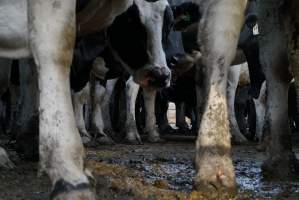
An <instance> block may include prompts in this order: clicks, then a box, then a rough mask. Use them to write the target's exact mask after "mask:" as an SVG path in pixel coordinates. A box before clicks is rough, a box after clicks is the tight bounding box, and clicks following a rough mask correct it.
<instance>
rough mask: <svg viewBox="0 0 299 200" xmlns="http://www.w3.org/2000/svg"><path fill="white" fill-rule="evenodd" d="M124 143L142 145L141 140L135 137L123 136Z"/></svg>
mask: <svg viewBox="0 0 299 200" xmlns="http://www.w3.org/2000/svg"><path fill="white" fill-rule="evenodd" d="M124 142H125V144H130V145H142V144H143V143H142V141H141V140H137V139H135V138H133V139H132V138H125V141H124Z"/></svg>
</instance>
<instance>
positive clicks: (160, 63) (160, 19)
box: [71, 0, 173, 142]
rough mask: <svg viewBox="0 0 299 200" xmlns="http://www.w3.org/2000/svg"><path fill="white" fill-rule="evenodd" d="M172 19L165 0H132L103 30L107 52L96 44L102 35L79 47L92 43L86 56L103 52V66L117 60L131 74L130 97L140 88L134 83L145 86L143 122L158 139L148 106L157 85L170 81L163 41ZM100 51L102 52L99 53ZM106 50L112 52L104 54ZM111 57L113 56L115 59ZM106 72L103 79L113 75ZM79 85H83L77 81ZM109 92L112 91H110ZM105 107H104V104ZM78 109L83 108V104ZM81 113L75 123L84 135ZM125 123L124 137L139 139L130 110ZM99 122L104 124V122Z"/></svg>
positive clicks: (162, 85) (101, 41)
mask: <svg viewBox="0 0 299 200" xmlns="http://www.w3.org/2000/svg"><path fill="white" fill-rule="evenodd" d="M172 23H173V18H172V12H171V9H170V7H169V5H168V3H167V1H166V0H161V1H159V2H156V3H152V4H149V3H145V2H144V1H143V0H142V1H140V0H134V1H133V4H132V6H130V7H129V8H128V10H127V11H126V12H124V13H123V14H121V15H120V16H118V17H117V18H116V19H115V20H114V22H113V23H112V25H111V26H109V27H108V28H107V31H105V32H104V33H103V34H102V35H103V37H102V38H104V37H107V40H108V41H107V44H108V45H106V47H107V46H108V47H107V48H106V50H105V52H106V53H105V52H104V54H103V55H101V53H103V49H101V46H98V45H99V43H103V39H102V38H99V36H98V37H97V36H95V38H94V39H92V38H90V37H89V38H87V39H86V41H84V39H82V40H81V41H82V42H83V47H82V48H81V49H82V50H81V51H82V52H84V50H85V49H84V46H85V47H86V49H88V46H91V47H92V46H94V49H95V50H94V51H92V50H91V52H93V53H92V54H94V56H90V55H89V54H88V53H87V52H86V54H87V56H90V57H94V58H95V56H102V57H103V59H104V60H105V62H106V66H107V67H108V68H109V69H111V68H116V67H115V66H114V65H119V64H120V65H122V66H121V67H122V68H125V69H126V70H127V71H128V72H129V73H130V74H131V75H132V77H133V78H131V79H129V80H128V83H127V84H128V87H127V90H128V91H127V94H128V96H129V97H131V98H132V99H134V92H133V90H136V88H137V87H138V88H137V91H138V89H139V86H138V85H137V84H136V83H138V84H140V85H141V86H142V87H143V88H145V90H146V92H145V93H146V94H148V93H149V95H148V97H149V98H150V99H149V100H148V101H146V102H148V103H147V105H148V106H147V108H148V109H149V111H148V112H147V113H148V114H147V116H148V119H147V123H146V124H147V132H148V133H149V141H157V140H159V135H157V132H156V130H155V118H153V116H152V114H151V113H152V111H151V110H153V108H152V105H154V103H152V99H155V90H156V88H162V87H165V86H167V85H168V84H169V81H170V70H169V69H168V66H167V63H166V57H165V53H164V50H163V46H164V45H163V44H165V43H166V40H167V37H168V34H169V31H170V29H171V26H172ZM120 32H121V33H122V36H121V37H120V36H119V33H120ZM97 39H98V40H99V42H95V41H97ZM88 40H90V41H92V42H90V44H89V45H88V44H87V45H86V43H88ZM104 43H105V40H104ZM103 46H104V47H105V45H102V47H103ZM96 49H97V50H96ZM97 51H98V53H97ZM100 51H101V53H99V52H100ZM107 51H108V53H109V52H110V53H109V54H112V55H107ZM82 52H81V54H82ZM83 56H84V54H83ZM107 56H108V57H107ZM111 60H115V62H114V61H111ZM78 61H79V62H78ZM78 61H77V62H76V54H75V62H74V63H75V64H76V65H77V64H78V65H82V66H84V63H80V58H78ZM86 64H87V63H86ZM89 65H91V64H89ZM118 67H120V66H118ZM78 71H79V73H78V75H79V76H80V75H81V74H82V73H83V74H86V73H84V71H87V69H86V68H85V69H83V70H80V67H79V70H78ZM80 71H82V73H80ZM112 71H113V70H112ZM87 72H88V71H87ZM109 73H110V72H108V74H107V77H106V79H110V78H115V76H112V77H111V76H110V75H109ZM109 76H110V77H109ZM81 78H82V76H81ZM83 78H84V80H87V79H86V78H89V73H87V75H86V76H85V77H83ZM71 80H72V79H71ZM73 80H76V78H74V79H73ZM135 82H136V83H135ZM71 83H72V81H71ZM78 83H79V84H80V82H78V81H74V84H72V85H75V84H78ZM85 83H86V81H85V82H84V84H85ZM84 84H81V85H84ZM129 85H130V86H129ZM99 87H100V86H99ZM79 88H80V89H82V87H80V85H79ZM86 90H88V89H86V88H85V89H84V90H83V91H82V94H81V93H80V92H79V93H78V94H76V95H77V96H78V97H77V98H76V99H77V100H78V101H80V100H81V99H82V98H80V97H82V95H83V94H85V93H86V92H84V91H86ZM77 91H78V90H77ZM109 93H110V95H111V92H109ZM110 95H108V96H110ZM136 95H137V94H136ZM135 98H136V96H135ZM76 105H78V104H76ZM81 105H82V101H81ZM127 105H128V106H127V110H128V111H131V110H132V109H133V110H134V107H132V105H131V104H130V103H128V104H127ZM81 107H82V106H81ZM104 107H107V104H106V106H104ZM76 110H78V109H76ZM80 110H82V108H81V109H80ZM76 113H80V112H76ZM82 116H83V115H82V111H81V113H80V114H78V115H77V119H78V120H77V121H78V122H81V123H78V125H79V130H81V132H82V133H83V134H84V135H87V134H86V133H87V132H86V129H85V127H84V123H83V117H82ZM97 120H99V119H97ZM126 124H127V129H126V130H127V140H128V141H130V142H139V141H140V138H139V135H138V133H137V129H136V131H135V129H134V128H136V125H135V124H136V123H135V120H134V118H133V117H132V115H130V112H129V114H128V116H127V123H126ZM98 125H99V126H103V125H104V124H98ZM97 129H98V130H101V132H102V131H103V128H100V127H97ZM102 134H103V133H102Z"/></svg>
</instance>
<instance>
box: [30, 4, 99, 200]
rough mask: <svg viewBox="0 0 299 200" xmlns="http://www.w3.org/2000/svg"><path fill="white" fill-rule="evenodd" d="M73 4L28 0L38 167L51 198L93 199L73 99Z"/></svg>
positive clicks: (65, 199)
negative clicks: (46, 179) (37, 94)
mask: <svg viewBox="0 0 299 200" xmlns="http://www.w3.org/2000/svg"><path fill="white" fill-rule="evenodd" d="M75 7H76V1H75V0H56V1H52V0H51V1H44V0H29V1H28V8H29V11H28V13H30V16H29V26H30V46H31V50H32V53H33V55H34V58H35V62H36V64H37V68H38V74H39V89H40V124H39V133H40V140H39V150H40V167H41V171H44V172H46V173H47V174H48V176H49V178H50V180H51V183H52V186H53V188H52V192H51V196H50V199H53V200H94V199H95V195H94V193H93V192H92V188H91V187H92V186H91V185H90V182H89V179H88V174H90V173H87V171H85V173H84V165H83V157H84V148H83V145H82V141H81V138H80V135H79V132H78V129H77V127H76V123H75V118H74V112H73V108H72V103H71V93H70V80H69V72H70V64H71V60H72V55H73V46H74V41H75V10H76V9H75ZM49 27H51V28H49Z"/></svg>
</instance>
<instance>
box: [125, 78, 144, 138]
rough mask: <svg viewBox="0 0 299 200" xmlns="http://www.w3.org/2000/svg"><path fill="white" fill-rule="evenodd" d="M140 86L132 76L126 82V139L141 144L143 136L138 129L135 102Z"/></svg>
mask: <svg viewBox="0 0 299 200" xmlns="http://www.w3.org/2000/svg"><path fill="white" fill-rule="evenodd" d="M139 88H140V86H139V85H138V84H136V83H135V82H134V81H133V78H132V77H130V78H129V80H128V81H127V83H126V100H127V119H126V141H127V142H129V143H130V144H141V143H142V142H141V138H140V135H139V133H138V130H137V126H136V119H135V103H136V99H137V95H138V91H139Z"/></svg>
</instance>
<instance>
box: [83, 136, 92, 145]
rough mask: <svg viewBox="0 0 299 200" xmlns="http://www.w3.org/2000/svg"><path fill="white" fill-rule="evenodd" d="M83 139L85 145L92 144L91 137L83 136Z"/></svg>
mask: <svg viewBox="0 0 299 200" xmlns="http://www.w3.org/2000/svg"><path fill="white" fill-rule="evenodd" d="M81 139H82V143H83V144H84V145H88V144H89V143H90V142H91V139H90V137H87V136H82V137H81Z"/></svg>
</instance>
